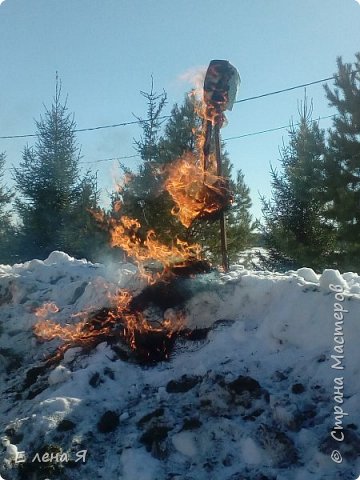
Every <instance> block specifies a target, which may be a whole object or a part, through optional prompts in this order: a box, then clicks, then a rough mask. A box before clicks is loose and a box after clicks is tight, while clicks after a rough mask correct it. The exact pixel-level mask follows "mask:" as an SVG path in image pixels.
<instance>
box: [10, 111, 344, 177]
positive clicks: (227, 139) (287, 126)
mask: <svg viewBox="0 0 360 480" xmlns="http://www.w3.org/2000/svg"><path fill="white" fill-rule="evenodd" d="M337 116H338V115H337V114H336V113H335V114H333V115H327V116H325V117H318V118H317V119H315V120H314V121H315V122H319V121H320V120H326V119H328V118H334V117H337ZM293 125H294V126H298V125H300V122H297V123H293ZM289 127H290V125H289V124H288V125H283V126H282V127H275V128H268V129H266V130H259V131H257V132H250V133H244V134H242V135H236V136H234V137H228V138H224V139H223V140H224V142H228V141H229V140H237V139H239V138H245V137H252V136H255V135H261V134H263V133H270V132H276V131H277V130H284V129H285V128H289ZM136 157H140V155H138V154H135V155H123V156H121V157H111V158H101V159H98V160H90V161H88V162H79V163H80V164H81V165H89V164H94V163H102V162H111V161H115V160H125V159H129V158H136ZM11 170H12V169H11V168H5V169H4V171H5V172H7V171H11Z"/></svg>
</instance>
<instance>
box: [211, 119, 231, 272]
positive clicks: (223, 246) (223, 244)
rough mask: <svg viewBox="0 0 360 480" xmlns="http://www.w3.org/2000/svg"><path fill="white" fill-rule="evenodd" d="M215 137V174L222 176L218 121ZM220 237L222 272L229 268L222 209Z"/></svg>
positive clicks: (215, 127)
mask: <svg viewBox="0 0 360 480" xmlns="http://www.w3.org/2000/svg"><path fill="white" fill-rule="evenodd" d="M214 137H215V156H216V165H217V172H216V173H217V175H218V177H222V163H221V145H220V126H219V124H218V123H216V124H215V126H214ZM220 239H221V258H222V266H223V269H224V272H227V271H228V270H229V259H228V252H227V238H226V218H225V213H224V211H223V210H222V211H221V212H220Z"/></svg>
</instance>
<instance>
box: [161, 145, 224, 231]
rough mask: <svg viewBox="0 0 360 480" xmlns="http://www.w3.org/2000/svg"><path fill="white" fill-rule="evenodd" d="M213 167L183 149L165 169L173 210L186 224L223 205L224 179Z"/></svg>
mask: <svg viewBox="0 0 360 480" xmlns="http://www.w3.org/2000/svg"><path fill="white" fill-rule="evenodd" d="M210 161H211V162H212V165H213V160H212V159H211V160H210ZM213 170H214V169H213V168H210V169H208V170H205V169H204V166H203V162H199V161H198V160H197V158H196V155H195V154H194V153H192V152H186V153H185V154H184V155H183V156H182V157H180V158H179V159H178V160H177V161H175V162H174V163H173V164H172V165H171V166H170V167H169V169H168V173H169V176H168V178H167V180H166V183H165V188H166V190H167V191H168V192H169V194H170V195H171V197H172V199H173V201H174V202H175V207H173V209H172V214H173V215H175V216H176V217H178V218H179V220H180V221H181V223H182V224H183V225H184V226H185V227H187V228H188V227H190V226H191V224H192V222H193V221H194V220H195V219H196V218H201V217H204V216H206V215H211V214H214V213H216V212H218V211H219V210H220V209H221V208H222V207H223V202H222V197H223V196H224V194H225V193H226V191H225V183H224V181H223V179H222V177H219V176H218V175H216V174H214V173H213Z"/></svg>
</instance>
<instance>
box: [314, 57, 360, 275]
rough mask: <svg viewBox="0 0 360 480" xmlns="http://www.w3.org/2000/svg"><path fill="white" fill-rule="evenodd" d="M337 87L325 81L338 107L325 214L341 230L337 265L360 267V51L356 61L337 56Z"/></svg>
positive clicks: (327, 170)
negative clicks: (351, 62)
mask: <svg viewBox="0 0 360 480" xmlns="http://www.w3.org/2000/svg"><path fill="white" fill-rule="evenodd" d="M337 66H338V72H337V74H336V77H335V88H334V89H333V90H332V89H331V88H330V87H329V86H328V85H325V91H326V95H327V98H328V100H329V104H330V106H332V107H335V108H336V109H337V115H336V116H335V117H334V120H333V127H332V128H331V130H330V131H329V138H328V147H329V148H328V152H327V154H326V156H325V165H324V168H325V175H324V182H323V185H324V201H325V202H326V206H327V211H326V215H327V218H329V219H330V220H331V221H332V222H333V224H334V226H335V227H336V228H337V230H338V244H337V249H336V251H337V265H338V266H339V268H342V269H345V270H347V269H359V268H360V260H359V259H360V52H359V53H357V54H356V60H355V62H354V64H353V65H352V64H350V63H343V61H342V59H341V57H340V58H338V59H337Z"/></svg>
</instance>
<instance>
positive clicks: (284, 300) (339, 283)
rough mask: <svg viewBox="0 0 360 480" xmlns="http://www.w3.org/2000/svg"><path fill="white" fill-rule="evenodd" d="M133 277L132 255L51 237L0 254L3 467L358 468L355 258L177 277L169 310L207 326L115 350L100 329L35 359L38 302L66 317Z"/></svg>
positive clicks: (241, 471) (346, 476)
mask: <svg viewBox="0 0 360 480" xmlns="http://www.w3.org/2000/svg"><path fill="white" fill-rule="evenodd" d="M141 287H142V285H141V282H139V281H138V279H137V277H136V270H135V269H134V267H132V266H131V265H119V266H116V267H113V268H112V269H110V268H108V267H105V266H104V265H100V264H95V265H94V264H91V263H89V262H86V261H85V260H74V259H73V258H71V257H69V256H67V255H66V254H63V253H61V252H53V253H52V254H51V255H50V256H49V258H48V259H47V260H45V261H43V262H42V261H38V260H32V261H31V262H27V263H25V264H19V265H14V266H0V319H1V323H0V332H1V333H0V376H1V399H2V400H1V402H0V411H1V430H0V435H1V436H2V437H6V438H5V440H4V442H5V443H3V445H4V450H3V452H2V457H1V458H0V460H1V464H0V474H1V476H2V477H3V478H4V479H6V480H15V479H17V478H19V479H28V478H32V476H34V475H35V477H34V478H41V479H44V478H51V479H52V480H54V479H57V478H58V479H65V478H66V479H74V480H76V479H79V480H80V479H81V480H82V479H85V478H91V477H93V476H94V475H96V478H99V479H101V478H103V479H114V480H115V479H119V480H120V479H121V480H133V479H135V478H138V479H141V480H170V479H173V480H175V479H178V480H180V479H181V480H195V479H196V480H205V479H206V480H208V479H209V478H210V479H214V480H215V479H216V480H247V479H252V480H260V479H261V480H266V479H267V480H275V479H276V480H288V479H289V478H291V479H293V480H305V479H306V480H325V479H335V480H336V479H338V480H340V479H341V480H354V479H356V478H357V477H358V476H359V473H360V461H359V454H360V432H359V426H360V412H359V408H358V406H359V404H360V376H359V368H360V367H359V365H360V349H359V341H360V321H359V317H360V316H359V314H360V277H359V276H358V275H357V274H356V273H352V272H348V273H345V274H342V275H341V274H340V273H339V272H337V271H334V270H325V271H324V272H323V274H322V275H317V274H316V273H315V272H313V271H312V270H311V269H308V268H302V269H300V270H298V271H290V272H287V273H286V274H276V273H271V272H266V271H256V272H254V271H249V270H246V269H244V268H243V267H242V266H241V265H235V266H233V267H232V269H231V270H230V272H228V273H227V274H218V273H214V272H212V273H209V274H206V275H199V276H197V278H194V279H188V280H186V282H184V288H185V287H186V289H187V290H188V291H190V292H191V295H189V298H188V300H187V301H186V303H185V304H184V305H183V310H184V312H185V314H186V321H187V324H188V326H189V327H190V328H192V329H194V328H205V327H206V328H210V331H209V333H208V336H207V338H205V339H202V340H199V341H196V342H194V341H193V342H187V341H184V340H183V341H181V342H180V341H179V342H178V343H177V345H176V348H175V351H174V353H173V355H172V357H171V359H170V361H169V362H162V363H159V364H157V365H156V366H152V367H146V366H140V365H137V364H135V363H131V362H126V361H124V360H121V359H120V358H119V356H118V354H117V351H116V348H115V347H114V345H111V344H107V343H106V342H104V343H102V344H100V345H98V346H97V347H96V348H95V349H94V350H93V351H86V350H82V349H81V348H80V347H75V348H71V349H69V350H67V351H66V353H65V355H64V358H63V359H62V360H61V361H59V362H58V363H57V364H54V365H52V366H51V367H50V366H49V367H48V368H46V369H44V368H42V367H41V365H43V360H44V358H45V357H46V356H48V355H50V354H53V353H54V352H55V349H56V346H57V345H59V344H61V342H59V341H57V340H53V341H51V342H44V343H39V342H38V341H37V340H36V339H35V338H34V336H33V333H32V326H33V325H34V324H35V322H36V315H35V311H36V309H37V308H38V307H40V306H41V305H42V304H44V303H47V302H54V303H55V304H56V305H57V306H58V307H59V309H60V311H59V313H58V314H57V316H56V320H57V321H61V322H63V323H66V322H69V319H70V318H71V315H72V314H74V313H77V312H79V311H87V312H91V311H94V310H96V309H100V308H102V307H106V306H109V304H110V302H111V293H114V292H115V291H116V290H117V289H118V288H131V289H132V290H134V291H139V290H140V289H141ZM331 432H333V433H332V434H331ZM9 445H11V446H12V447H13V449H14V448H16V449H17V452H21V456H20V457H19V459H20V460H22V459H23V461H20V462H18V463H16V462H15V461H14V459H13V458H12V457H11V456H10V454H9V453H8V454H7V452H6V449H8V448H9ZM334 452H335V453H334ZM336 452H338V454H339V455H341V458H340V457H339V456H337V453H336ZM51 456H52V459H53V461H52V462H49V461H48V458H50V457H51ZM84 460H85V461H84ZM340 460H342V461H340ZM337 462H338V463H337Z"/></svg>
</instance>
